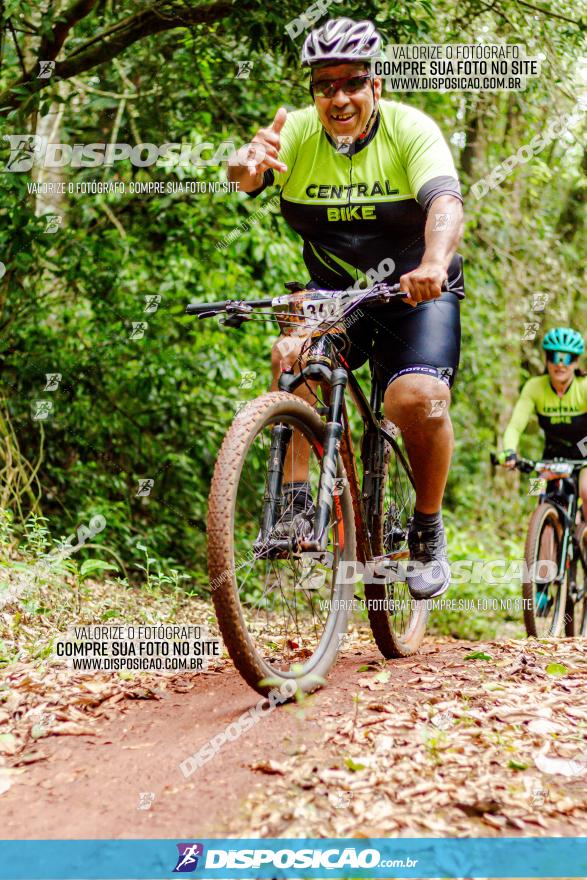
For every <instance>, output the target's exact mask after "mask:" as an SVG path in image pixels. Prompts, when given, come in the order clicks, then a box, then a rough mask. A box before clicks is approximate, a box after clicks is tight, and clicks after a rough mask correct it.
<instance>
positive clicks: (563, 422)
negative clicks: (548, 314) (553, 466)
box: [500, 327, 587, 511]
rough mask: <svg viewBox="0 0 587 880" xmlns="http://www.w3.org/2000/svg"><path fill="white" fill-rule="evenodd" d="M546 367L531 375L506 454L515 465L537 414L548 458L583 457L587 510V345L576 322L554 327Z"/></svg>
mask: <svg viewBox="0 0 587 880" xmlns="http://www.w3.org/2000/svg"><path fill="white" fill-rule="evenodd" d="M542 348H543V349H544V351H545V352H546V368H545V369H546V372H545V373H544V375H542V376H535V377H534V378H532V379H528V381H527V382H526V384H525V385H524V387H523V388H522V392H521V394H520V397H519V399H518V401H517V403H516V405H515V406H514V410H513V413H512V417H511V419H510V421H509V424H508V426H507V428H506V429H505V432H504V435H503V452H502V453H501V454H500V459H501V461H502V463H503V464H505V465H506V467H514V465H515V462H516V452H517V449H518V444H519V441H520V437H521V436H522V434H523V433H524V431H525V429H526V425H527V424H528V421H529V420H530V417H531V416H532V415H536V416H537V417H538V424H539V425H540V427H541V428H542V430H543V431H544V439H545V446H544V452H543V457H544V458H545V459H549V458H563V459H565V458H566V459H575V460H576V459H581V458H585V469H583V470H582V471H581V474H580V478H579V491H580V493H581V499H582V502H583V510H584V511H586V510H587V457H586V453H587V376H583V375H581V373H580V372H579V371H578V370H577V365H578V361H579V357H580V356H581V355H582V354H583V351H584V350H585V344H584V342H583V338H582V336H581V334H580V333H578V332H577V330H572V329H571V328H570V327H556V328H555V329H554V330H550V331H549V332H548V333H547V334H546V336H545V337H544V340H543V342H542Z"/></svg>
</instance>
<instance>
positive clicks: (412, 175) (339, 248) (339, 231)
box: [250, 100, 464, 297]
mask: <svg viewBox="0 0 587 880" xmlns="http://www.w3.org/2000/svg"><path fill="white" fill-rule="evenodd" d="M279 159H280V161H282V162H284V164H285V165H286V166H287V171H286V172H283V173H282V172H276V171H273V170H268V171H265V173H264V176H263V185H262V186H261V187H259V189H257V190H255V191H254V192H252V193H250V195H252V196H256V195H258V194H259V193H260V192H262V191H263V189H265V187H266V186H269V185H270V184H273V183H276V184H278V185H279V186H280V187H281V212H282V214H283V217H284V219H285V220H286V222H287V223H288V224H289V225H290V226H291V227H292V229H294V230H295V232H297V233H298V234H299V235H300V236H301V237H302V239H303V241H304V262H305V264H306V267H307V269H308V272H309V273H310V276H311V278H312V281H313V282H315V283H316V284H317V285H319V286H320V287H324V288H326V289H330V290H334V289H339V288H346V287H348V286H349V285H351V284H353V283H355V282H356V281H357V280H361V279H362V278H363V277H364V273H366V272H368V271H369V270H378V268H379V267H380V266H381V265H382V264H383V266H384V267H387V268H390V266H389V262H388V263H384V262H383V261H385V260H387V261H389V260H393V262H394V264H395V268H394V270H393V271H392V272H391V274H387V271H386V273H385V280H386V281H388V282H389V283H396V282H397V281H399V278H400V276H401V275H402V274H403V273H405V272H408V271H410V270H412V269H415V268H416V267H417V266H418V265H419V264H420V262H421V259H422V256H423V254H424V248H425V241H424V228H425V225H426V216H427V213H428V210H429V208H430V205H431V204H432V202H433V201H434V199H435V198H436V197H437V196H440V195H444V194H450V195H452V196H456V197H457V198H458V199H460V200H461V201H462V198H461V194H460V187H459V182H458V178H457V172H456V170H455V166H454V162H453V159H452V156H451V153H450V150H449V148H448V146H447V144H446V142H445V140H444V138H443V136H442V133H441V131H440V129H439V128H438V126H437V125H436V123H435V122H434V121H433V120H432V119H430V117H428V116H426V115H425V114H424V113H422V112H421V111H420V110H417V109H415V108H413V107H409V106H407V105H405V104H401V103H399V102H397V101H386V100H382V101H380V102H379V113H378V115H377V118H376V120H375V123H374V125H373V128H372V129H371V131H370V132H369V134H368V135H367V137H366V138H364V140H362V141H357V142H355V143H354V144H350V145H346V144H342V145H339V146H338V148H337V144H336V142H335V141H333V140H332V138H331V137H330V136H329V135H328V134H327V132H326V131H325V130H324V128H323V126H322V124H321V122H320V119H319V117H318V113H317V111H316V108H315V107H314V106H311V107H307V108H305V109H303V110H295V111H294V112H293V113H289V114H288V117H287V120H286V122H285V125H284V127H283V129H282V132H281V150H280V153H279ZM446 222H447V218H445V217H444V215H442V214H439V216H438V218H437V223H438V228H439V229H442V228H443V226H444V224H445V223H446ZM448 280H449V286H450V288H451V289H452V290H454V292H455V293H456V294H457V295H458V296H460V297H462V296H464V288H463V279H462V260H461V257H460V256H459V255H458V254H456V255H455V256H454V257H453V259H452V261H451V264H450V267H449V271H448Z"/></svg>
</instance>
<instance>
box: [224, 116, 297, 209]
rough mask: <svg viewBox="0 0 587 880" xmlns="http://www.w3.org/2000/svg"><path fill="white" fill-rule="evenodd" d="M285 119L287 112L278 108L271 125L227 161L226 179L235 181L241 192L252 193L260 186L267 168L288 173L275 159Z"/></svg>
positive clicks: (276, 158)
mask: <svg viewBox="0 0 587 880" xmlns="http://www.w3.org/2000/svg"><path fill="white" fill-rule="evenodd" d="M286 119H287V110H286V109H285V107H280V108H279V110H278V111H277V113H276V114H275V118H274V120H273V122H272V123H271V125H270V126H269V127H268V128H260V129H259V131H258V132H257V134H256V135H255V136H254V138H253V140H252V141H251V143H250V144H245V146H244V147H241V148H240V150H237V151H236V153H233V154H232V156H231V157H230V159H229V160H228V179H229V180H233V181H238V184H239V188H240V189H241V190H242V191H243V192H252V191H253V190H255V189H258V187H260V186H261V185H262V184H263V172H264V171H267V169H268V168H274V169H275V170H276V171H287V165H285V164H284V163H283V162H280V161H279V159H278V155H279V151H280V149H281V129H282V128H283V126H284V125H285V120H286Z"/></svg>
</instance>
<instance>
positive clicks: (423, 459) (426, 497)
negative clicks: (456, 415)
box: [384, 373, 454, 514]
mask: <svg viewBox="0 0 587 880" xmlns="http://www.w3.org/2000/svg"><path fill="white" fill-rule="evenodd" d="M449 406H450V389H449V388H448V387H447V385H446V384H445V383H444V382H442V381H441V380H440V379H436V378H434V377H433V376H427V375H425V374H423V373H411V374H408V375H405V376H399V377H398V378H397V379H394V381H393V382H392V383H391V385H390V386H389V387H388V389H387V391H386V392H385V398H384V408H385V415H386V417H387V418H388V419H391V421H392V422H394V424H396V425H397V426H398V428H399V429H400V431H401V433H402V437H403V440H404V444H405V447H406V450H407V453H408V457H409V459H410V464H411V466H412V470H413V473H414V481H415V484H416V509H417V510H419V511H420V513H427V514H432V513H437V512H438V511H439V510H440V507H441V505H442V496H443V494H444V489H445V486H446V480H447V477H448V470H449V467H450V460H451V456H452V451H453V448H454V434H453V429H452V423H451V420H450V416H449V413H448V409H449Z"/></svg>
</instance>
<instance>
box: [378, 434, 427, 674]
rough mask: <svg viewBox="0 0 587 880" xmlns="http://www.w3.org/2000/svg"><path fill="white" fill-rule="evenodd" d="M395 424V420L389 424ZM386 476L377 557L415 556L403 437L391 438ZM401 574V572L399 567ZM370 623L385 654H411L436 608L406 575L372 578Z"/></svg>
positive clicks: (412, 498)
mask: <svg viewBox="0 0 587 880" xmlns="http://www.w3.org/2000/svg"><path fill="white" fill-rule="evenodd" d="M388 427H389V425H388ZM385 445H386V450H385V478H384V483H383V487H382V492H381V500H380V509H379V511H376V512H375V516H374V517H373V522H372V528H371V535H372V546H373V553H374V556H375V557H378V556H385V557H386V558H387V559H389V560H391V561H392V563H393V562H399V563H400V564H399V565H398V566H397V568H398V569H399V571H401V569H402V562H401V561H404V564H405V562H406V561H407V560H408V559H409V555H410V554H409V551H408V530H409V527H410V524H411V522H412V519H413V516H414V508H415V503H416V492H415V489H414V484H413V478H412V473H411V470H410V465H409V462H408V460H407V457H406V454H405V450H404V448H403V444H402V443H401V440H399V439H398V440H394V443H393V445H390V444H388V443H387V442H386V444H385ZM395 577H398V575H397V573H396V574H395ZM365 598H366V599H367V609H368V614H369V623H370V624H371V630H372V632H373V637H374V638H375V642H376V643H377V647H378V648H379V650H380V651H381V653H382V654H383V656H384V657H386V658H392V657H407V656H409V655H410V654H414V653H415V652H416V651H417V650H418V648H419V647H420V645H421V643H422V640H423V638H424V635H425V632H426V624H427V622H428V617H429V614H430V611H429V609H428V608H427V603H426V602H425V601H417V600H416V599H413V598H412V596H411V594H410V592H409V590H408V585H407V583H406V582H405V580H403V581H402V580H391V578H389V579H388V582H387V583H385V582H383V579H382V582H381V583H370V584H369V583H366V584H365Z"/></svg>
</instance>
